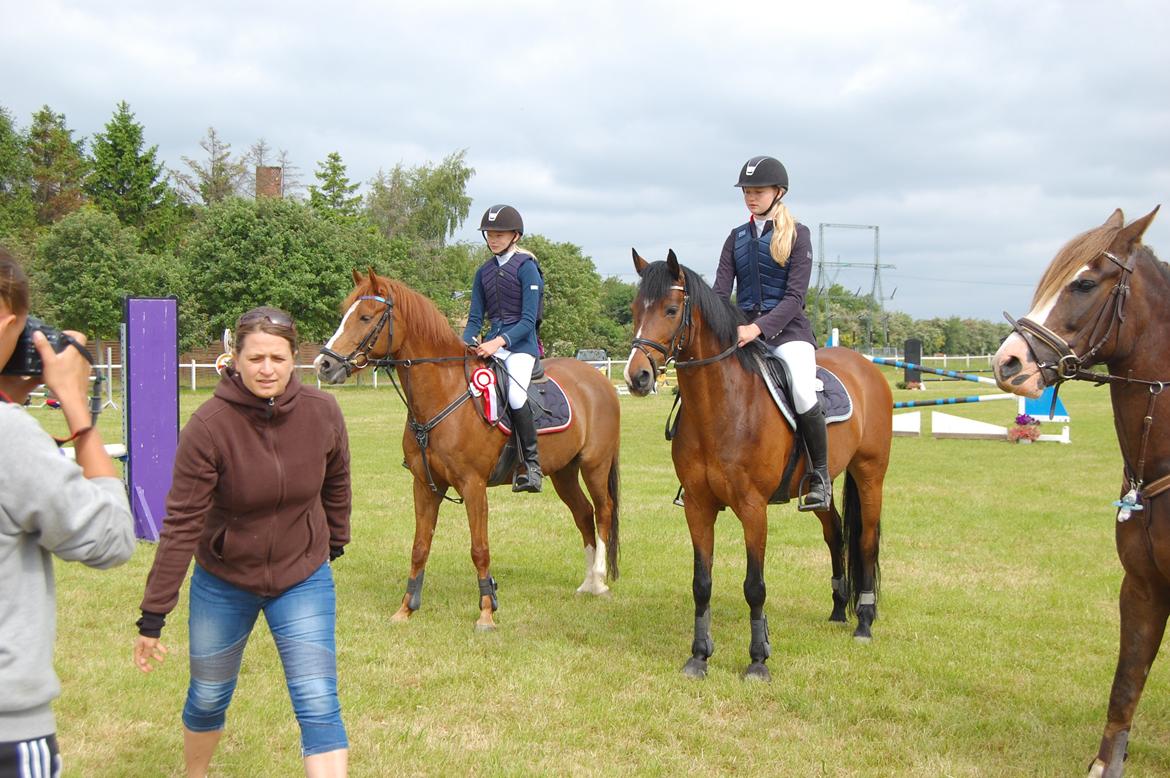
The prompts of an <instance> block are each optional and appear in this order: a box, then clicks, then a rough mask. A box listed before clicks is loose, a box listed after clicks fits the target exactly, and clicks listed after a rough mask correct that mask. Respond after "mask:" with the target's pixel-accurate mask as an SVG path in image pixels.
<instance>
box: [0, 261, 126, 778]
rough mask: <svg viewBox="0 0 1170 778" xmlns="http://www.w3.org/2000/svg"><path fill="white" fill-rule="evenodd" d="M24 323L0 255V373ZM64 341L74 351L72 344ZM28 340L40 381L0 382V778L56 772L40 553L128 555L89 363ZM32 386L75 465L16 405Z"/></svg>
mask: <svg viewBox="0 0 1170 778" xmlns="http://www.w3.org/2000/svg"><path fill="white" fill-rule="evenodd" d="M27 321H28V279H27V278H26V277H25V274H24V272H23V271H22V270H21V268H20V266H19V265H18V264H17V263H16V261H15V260H14V259H13V258H12V256H11V255H10V254H8V252H6V251H4V250H3V249H0V369H2V368H3V367H5V366H7V365H8V364H9V362H10V361H11V360H13V359H14V353H15V352H16V351H17V347H18V344H19V345H21V348H22V349H23V348H24V345H23V344H24V343H26V342H27V341H22V338H21V336H22V334H24V333H25V325H26V323H27ZM66 334H67V335H69V336H70V337H72V338H73V339H75V340H76V341H78V343H80V344H82V345H84V343H85V339H84V336H82V335H80V334H78V333H76V332H73V333H66ZM31 343H32V346H33V347H34V348H35V349H36V353H37V355H39V357H40V360H41V361H42V363H43V367H42V368H41V370H42V373H41V375H39V376H12V375H0V778H8V776H27V775H38V776H46V777H47V776H57V775H59V774H60V770H61V758H60V755H59V754H58V752H57V742H56V736H55V733H56V730H57V727H56V722H55V721H54V719H53V712H52V710H51V708H50V702H51V701H52V700H53V698H55V697H56V696H57V695H58V694H60V691H61V685H60V682H59V681H58V680H57V676H56V674H55V673H54V672H53V641H54V637H55V634H56V629H57V615H56V600H55V594H54V583H53V562H52V555H54V554H55V555H57V556H59V557H61V558H62V559H65V560H69V561H76V562H82V563H84V564H86V565H89V566H90V567H98V568H107V567H113V566H114V565H119V564H122V563H123V562H125V561H126V560H127V559H129V558H130V555H131V554H132V553H133V551H134V523H133V519H132V518H131V516H130V506H129V504H128V503H127V500H126V490H125V487H124V486H123V485H122V480H121V478H119V477H118V473H117V471H116V470H115V468H114V463H113V462H112V461H110V457H109V456H108V455H107V454H106V450H105V446H104V445H103V444H102V439H101V436H100V435H99V434H98V431H97V430H96V429H94V428H93V427H92V426H91V420H90V410H89V403H88V397H87V394H88V391H87V390H88V388H89V373H90V364H89V361H88V359H87V357H86V356H85V355H83V354H82V353H81V352H80V350H79V349H77V348H70V347H68V345H66V346H65V347H64V348H63V350H62V351H61V353H59V354H58V353H55V352H54V350H53V347H52V346H51V345H50V343H49V340H48V339H47V338H46V337H45V335H44V333H43V332H39V331H38V332H35V333H33V337H32V339H31ZM65 343H67V341H65ZM27 357H31V354H26V353H21V354H15V358H16V359H17V360H20V359H22V358H27ZM42 382H43V383H44V384H45V385H46V386H48V387H49V389H51V390H52V392H53V394H54V395H55V396H56V397H57V399H58V400H59V401H60V404H61V411H62V412H63V413H64V414H65V420H66V422H67V423H68V425H69V432H70V434H71V435H72V436H73V442H74V449H75V451H76V454H77V462H76V464H74V463H73V462H70V461H69V460H68V459H67V458H66V457H64V456H62V455H61V452H60V451H59V450H58V448H57V445H56V444H55V443H54V442H53V439H52V438H50V437H49V435H48V434H47V433H46V432H45V431H44V430H42V429H41V427H40V425H39V424H37V422H36V421H35V420H34V419H33V418H32V417H31V416H30V415H29V414H28V413H27V412H26V411H25V410H24V409H23V408H21V407H20V406H21V405H23V404H24V402H25V400H26V399H27V397H28V395H29V392H31V391H32V390H33V389H34V388H35V387H36V386H37V385H38V384H40V383H42Z"/></svg>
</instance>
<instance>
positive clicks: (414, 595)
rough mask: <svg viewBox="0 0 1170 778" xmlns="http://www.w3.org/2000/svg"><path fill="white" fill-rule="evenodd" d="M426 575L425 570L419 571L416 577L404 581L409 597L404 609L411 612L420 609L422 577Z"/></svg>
mask: <svg viewBox="0 0 1170 778" xmlns="http://www.w3.org/2000/svg"><path fill="white" fill-rule="evenodd" d="M426 574H427V571H426V570H420V571H419V574H418V575H417V576H416V577H414V578H407V579H406V593H407V594H409V595H410V602H408V603H407V604H406V607H408V608H410V609H411V610H412V611H416V610H418V609H419V608H421V607H422V587H423V576H424V575H426Z"/></svg>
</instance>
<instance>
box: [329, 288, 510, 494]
mask: <svg viewBox="0 0 1170 778" xmlns="http://www.w3.org/2000/svg"><path fill="white" fill-rule="evenodd" d="M362 300H373V301H374V302H377V303H381V304H382V305H383V306H385V307H384V308H383V309H382V315H381V316H379V317H378V320H377V321H376V322H374V326H373V327H371V328H370V330H369V331H368V332H366V334H365V335H364V336H363V337H362V339H361V340H360V341H359V342H358V344H357V345H356V346H355V347H354V348H353V350H352V351H350V352H349V354H347V355H346V356H342V355H341V354H339V353H338V352H336V351H334V350H333V349H331V348H329V347H328V346H322V347H321V352H320V353H321V354H323V355H325V356H327V357H330V358H332V359H335V360H337V362H338V363H340V364H341V366H342V367H344V368H345V375H346V377H347V378H348V377H349V376H351V375H353V373H354V371H356V370H360V369H361V368H363V367H373V368H375V369H377V368H379V367H380V368H382V369H383V370H385V371H386V375H387V376H389V378H390V383H391V384H393V385H394V391H396V392H397V393H398V396H399V397H400V398H401V399H402V403H403V404H404V405H405V406H406V420H407V423H408V424H409V425H410V430H411V432H413V433H414V439H415V441H416V442H417V443H418V447H419V450H420V451H421V452H422V463H423V470H424V471H425V472H426V476H427V484H428V485H429V486H430V488H431V491H432V492H434V493H435V494H438V492H439V489H438V487H437V486H436V485H435V479H434V476H433V475H431V464H430V459H429V458H428V457H427V448H428V447H429V445H430V435H431V430H433V429H434V428H435V427H437V426H438V425H439V423H440V422H442V421H443V420H444V419H446V418H447V417H448V416H450V415H451V414H452V413H454V412H455V410H456V409H458V408H459V406H461V405H463V404H464V403H465V402H467V401H468V400H470V399H471V397H472V394H471V389H470V386H469V388H468V389H466V390H465V391H464V392H463V393H462V394H460V395H459V396H458V397H456V398H455V399H454V400H452V401H451V402H450V403H448V404H447V406H446V407H445V408H443V409H442V410H441V411H439V412H438V413H437V414H436V415H435V416H434V418H432V419H431V420H430V421H428V422H425V423H423V422H419V421H417V420H416V419H415V418H414V414H413V413H412V412H411V410H410V395H411V391H410V373H408V372H406V371H403V373H402V387H401V388H400V387H399V386H398V381H396V380H395V378H394V372H393V371H392V370H391V368H400V369H401V368H410V367H413V366H414V365H419V364H441V363H454V362H459V363H461V364H462V365H463V372H464V374H465V377H466V378H467V379H468V384H469V385H470V374H469V370H468V368H467V360H468V359H469V358H470V357H471V356H472V353H471V352H470V351H469V352H467V353H465V354H462V355H460V356H453V357H417V358H412V359H394V358H392V357H381V358H374V359H371V358H370V350H371V349H372V348H373V347H374V344H375V343H377V342H378V338H379V337H380V336H381V334H382V330H386V337H387V339H388V342H389V343H390V344H393V343H394V299H393V298H392V297H390V295H389V294H387V295H386V296H385V297H382V296H381V295H376V294H372V295H362V296H361V297H358V298H357V299H356V300H354V305H356V304H357V303H359V302H361V301H362ZM351 310H352V308H351ZM473 407H475V406H473ZM476 413H478V414H479V416H480V418H482V419H483V420H484V421H485V422H487V423H488V424H491V422H490V421H488V419H487V418H486V417H484V414H483V411H482V410H480V409H479V408H478V407H476ZM442 497H443V499H444V500H447V501H449V502H454V503H461V502H463V498H462V497H459V498H454V497H448V496H447V495H446V494H445V493H444V494H443V495H442Z"/></svg>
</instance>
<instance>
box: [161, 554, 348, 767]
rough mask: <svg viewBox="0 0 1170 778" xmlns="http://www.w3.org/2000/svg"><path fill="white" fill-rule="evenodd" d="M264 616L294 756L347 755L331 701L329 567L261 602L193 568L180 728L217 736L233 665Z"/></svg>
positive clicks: (333, 615)
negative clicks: (292, 723)
mask: <svg viewBox="0 0 1170 778" xmlns="http://www.w3.org/2000/svg"><path fill="white" fill-rule="evenodd" d="M260 611H264V618H265V619H266V620H267V621H268V628H269V629H270V630H271V631H272V637H273V638H274V639H275V640H276V648H277V650H278V651H279V652H280V661H281V663H282V664H283V665H284V678H285V682H286V683H287V684H288V693H289V696H290V697H291V698H292V705H293V711H294V712H295V713H296V716H297V723H298V724H300V727H301V754H302V755H303V756H312V755H313V754H323V753H325V752H327V751H335V750H337V749H339V748H348V746H349V741H348V740H347V738H346V736H345V725H344V724H342V723H341V703H340V702H339V701H338V699H337V655H336V646H335V643H334V635H333V633H334V626H335V623H336V620H337V608H336V599H335V595H334V590H333V571H332V570H331V569H330V568H329V563H328V562H326V563H325V564H323V565H321V567H320V568H318V569H317V572H315V573H313V574H312V575H311V576H309V577H308V578H306V579H305V580H303V581H301V582H300V583H299V584H297V585H296V586H293V587H292V588H290V589H287V590H286V591H284V592H282V593H281V594H278V595H277V596H275V597H262V596H260V595H257V594H252V593H251V592H247V591H245V590H243V589H240V588H238V587H236V586H233V585H232V584H230V583H228V582H226V581H224V580H222V579H220V578H217V577H215V576H214V575H212V574H211V573H209V572H207V571H206V570H204V569H203V568H202V567H200V566H199V565H195V572H194V574H193V575H192V576H191V615H190V619H189V621H188V624H189V625H190V632H191V685H190V686H189V687H188V688H187V704H186V705H185V706H183V723H184V724H185V725H186V726H187V729H189V730H191V731H192V732H211V731H214V730H219V729H223V725H224V718H225V714H226V712H227V708H228V705H229V704H230V703H231V701H232V693H233V692H234V691H235V690H236V679H237V678H238V677H239V674H240V660H241V659H242V658H243V656H244V646H245V645H246V644H247V642H248V636H249V635H250V634H252V627H253V625H255V623H256V617H257V616H258V615H259V614H260Z"/></svg>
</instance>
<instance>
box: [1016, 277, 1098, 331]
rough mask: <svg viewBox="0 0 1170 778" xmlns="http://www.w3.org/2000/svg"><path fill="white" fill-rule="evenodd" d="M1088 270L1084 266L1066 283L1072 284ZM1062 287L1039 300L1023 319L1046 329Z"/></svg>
mask: <svg viewBox="0 0 1170 778" xmlns="http://www.w3.org/2000/svg"><path fill="white" fill-rule="evenodd" d="M1088 270H1089V266H1088V265H1085V266H1084V267H1082V268H1081V269H1080V270H1078V271H1077V272H1076V273H1075V274H1073V277H1072V278H1070V279H1069V281H1068V283H1072V282H1073V281H1075V280H1077V279H1078V278H1080V277H1081V276H1082V275H1083V274H1084V273H1086V272H1088ZM1066 285H1067V284H1066ZM1064 286H1065V285H1062V286H1061V288H1060V289H1057V290H1056V291H1055V292H1053V293H1052V294H1050V295H1049V296H1048V297H1047V298H1046V299H1044V300H1039V301H1038V302H1037V303H1036V305H1035V306H1034V307H1033V308H1032V310H1030V311H1028V315H1027V316H1025V317H1024V318H1026V319H1031V320H1032V321H1034V322H1036V323H1037V324H1039V325H1041V326H1044V327H1047V326H1048V322H1047V319H1048V315H1049V314H1051V313H1052V309H1053V308H1055V307H1056V302H1057V300H1059V299H1060V293H1061V292H1062V291H1063V290H1064Z"/></svg>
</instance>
